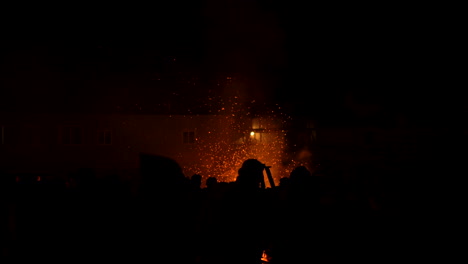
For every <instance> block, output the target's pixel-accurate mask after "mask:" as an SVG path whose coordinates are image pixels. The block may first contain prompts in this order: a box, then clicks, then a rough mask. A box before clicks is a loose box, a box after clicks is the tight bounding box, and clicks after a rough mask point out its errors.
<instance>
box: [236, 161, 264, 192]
mask: <svg viewBox="0 0 468 264" xmlns="http://www.w3.org/2000/svg"><path fill="white" fill-rule="evenodd" d="M264 169H265V164H263V163H261V162H260V161H258V160H257V159H247V160H245V161H244V162H243V163H242V167H241V168H240V169H239V170H238V176H237V180H236V181H237V182H238V183H239V184H240V185H241V186H244V187H251V188H259V187H260V184H261V183H262V182H263V170H264Z"/></svg>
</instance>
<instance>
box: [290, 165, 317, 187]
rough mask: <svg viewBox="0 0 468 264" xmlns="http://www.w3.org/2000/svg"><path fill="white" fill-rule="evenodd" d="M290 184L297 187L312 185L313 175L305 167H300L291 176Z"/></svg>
mask: <svg viewBox="0 0 468 264" xmlns="http://www.w3.org/2000/svg"><path fill="white" fill-rule="evenodd" d="M289 183H290V184H291V185H292V186H297V187H300V186H307V185H310V184H311V183H312V173H311V172H310V171H309V170H308V169H307V168H306V167H305V166H298V167H296V168H294V169H293V171H291V173H290V174H289Z"/></svg>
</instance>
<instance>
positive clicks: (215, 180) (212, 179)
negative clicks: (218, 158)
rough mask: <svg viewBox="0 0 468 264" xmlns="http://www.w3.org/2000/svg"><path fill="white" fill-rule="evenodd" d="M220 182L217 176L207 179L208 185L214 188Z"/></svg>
mask: <svg viewBox="0 0 468 264" xmlns="http://www.w3.org/2000/svg"><path fill="white" fill-rule="evenodd" d="M217 183H218V179H216V177H209V178H208V179H206V187H207V188H212V187H214V186H215V185H216V184H217Z"/></svg>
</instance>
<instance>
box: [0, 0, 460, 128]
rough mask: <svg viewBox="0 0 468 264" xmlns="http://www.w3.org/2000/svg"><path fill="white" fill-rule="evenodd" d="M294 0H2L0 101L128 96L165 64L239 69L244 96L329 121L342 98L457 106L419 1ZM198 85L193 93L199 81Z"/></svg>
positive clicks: (203, 75)
mask: <svg viewBox="0 0 468 264" xmlns="http://www.w3.org/2000/svg"><path fill="white" fill-rule="evenodd" d="M303 5H304V3H302V2H299V1H288V2H280V1H267V0H258V1H247V0H242V1H214V0H206V1H171V2H170V3H164V2H162V3H157V4H154V3H152V4H151V5H148V6H145V5H137V4H131V5H118V4H112V5H104V4H101V5H84V4H82V5H79V4H76V5H75V4H64V5H62V6H58V9H57V6H44V5H41V6H28V7H27V8H25V7H19V6H9V7H6V8H5V9H4V10H5V12H6V14H7V15H6V16H5V17H4V18H3V20H2V29H3V30H2V41H1V44H0V45H1V53H0V58H1V61H0V62H1V64H0V67H1V72H2V73H1V75H0V76H1V77H0V78H1V79H0V81H1V86H2V99H1V103H0V107H1V108H0V109H2V110H4V111H11V110H27V111H30V110H34V111H37V110H39V109H42V110H45V111H48V110H51V109H53V110H57V109H65V108H67V107H74V108H76V109H78V108H83V109H88V108H92V109H94V108H93V106H101V107H103V108H105V107H109V108H112V107H115V106H116V105H119V104H121V105H123V104H125V103H123V99H122V98H125V99H126V100H128V104H133V102H138V101H142V100H143V99H144V98H151V96H162V95H168V94H171V93H172V92H173V91H172V89H175V88H173V87H172V86H171V85H166V86H158V87H159V88H155V87H157V85H155V84H154V82H155V80H157V79H158V78H160V77H161V75H164V74H166V76H167V75H168V74H170V73H171V71H172V73H173V72H185V73H189V75H193V76H198V78H200V79H201V80H205V83H208V82H209V80H212V79H216V78H223V77H224V76H230V75H233V76H239V77H240V78H241V79H242V80H243V81H244V82H245V86H246V87H247V88H244V89H245V90H246V91H247V93H249V94H248V96H247V97H246V98H249V99H252V98H253V99H255V100H257V101H259V102H265V103H267V104H273V105H274V104H279V105H281V106H282V107H283V110H284V111H287V112H288V113H291V114H295V115H307V116H312V117H314V118H317V119H321V120H324V121H327V122H332V123H333V122H334V121H336V122H338V123H340V122H346V120H348V119H349V118H350V113H352V112H353V111H354V110H352V109H355V111H354V112H356V113H357V112H359V111H360V112H359V113H361V114H362V115H364V116H369V117H371V119H382V118H384V119H385V118H387V117H388V116H392V115H394V113H399V114H400V115H401V114H403V115H406V116H408V117H410V118H411V120H414V121H415V122H423V123H430V122H432V121H431V120H432V119H433V118H434V117H435V116H437V115H440V118H441V119H443V120H445V119H446V118H447V117H449V116H453V115H454V114H455V113H456V112H457V111H458V112H460V111H462V112H463V111H465V112H466V110H465V109H466V107H464V106H463V107H462V109H458V108H457V107H461V106H460V104H459V100H463V99H461V98H460V97H458V96H456V95H455V93H454V92H451V91H452V90H453V89H452V87H453V86H452V85H451V84H450V83H451V82H452V81H453V78H452V77H451V76H452V75H454V74H455V72H453V71H451V70H452V67H450V66H444V67H442V66H441V65H444V64H446V61H445V60H446V58H447V57H449V56H450V54H449V51H447V52H448V53H447V54H446V53H445V52H440V51H438V50H439V49H441V47H442V46H443V45H442V43H441V41H440V39H441V38H443V37H447V39H448V38H449V36H450V34H451V33H450V32H448V31H446V30H445V28H444V27H443V24H441V23H439V21H438V20H437V19H434V17H432V18H431V19H429V17H428V16H426V15H424V14H425V13H424V12H422V9H421V8H420V7H412V6H405V7H402V6H383V5H382V6H377V5H375V6H356V5H353V6H347V5H334V4H328V5H325V4H313V5H312V6H307V7H306V6H303ZM448 69H450V70H448ZM166 76H165V77H166ZM173 78H177V76H175V77H174V76H173ZM198 87H199V88H197V89H200V94H203V92H204V91H203V90H204V89H205V90H206V89H211V88H209V87H210V86H209V85H200V86H198ZM207 87H208V88H207ZM430 87H436V89H431V88H430ZM158 89H159V90H158ZM178 89H179V90H177V92H181V93H183V92H184V88H178ZM187 89H188V88H187ZM190 89H191V92H190V93H188V94H187V96H191V95H193V93H194V91H193V87H192V88H190ZM155 90H158V91H156V92H155ZM454 91H456V90H454ZM205 92H206V91H205ZM196 93H198V90H197V91H196ZM181 96H183V94H182V95H181ZM142 98H143V99H142ZM246 100H247V99H246ZM130 101H131V102H130ZM464 101H466V100H464ZM104 102H108V104H109V105H105V103H104ZM103 105H105V106H103ZM358 108H359V109H360V110H356V109H358ZM455 108H457V109H455ZM376 109H377V110H376ZM454 112H455V113H454ZM389 113H390V114H389ZM381 117H382V118H381ZM390 119H391V118H390Z"/></svg>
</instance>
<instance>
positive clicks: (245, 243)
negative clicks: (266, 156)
mask: <svg viewBox="0 0 468 264" xmlns="http://www.w3.org/2000/svg"><path fill="white" fill-rule="evenodd" d="M264 168H265V165H264V164H262V163H261V162H260V161H258V160H257V159H248V160H245V161H244V162H243V164H242V167H241V168H240V169H239V170H238V176H237V180H236V182H235V183H234V184H233V185H232V186H231V188H230V189H229V190H228V191H227V193H226V195H225V197H224V200H223V205H222V206H223V207H222V216H221V218H222V219H221V220H222V221H221V223H222V225H223V226H224V227H225V228H224V230H223V232H222V234H219V242H220V243H219V244H218V245H217V246H218V247H217V250H218V253H220V254H219V258H218V263H232V264H234V263H236V264H238V263H245V264H254V263H255V264H258V263H261V257H262V252H263V250H264V249H265V247H266V245H267V242H268V237H269V232H271V228H270V221H271V220H272V219H270V217H269V216H270V214H269V213H270V211H271V205H270V204H269V203H268V201H267V199H265V189H264V186H265V185H264V176H263V170H264Z"/></svg>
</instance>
